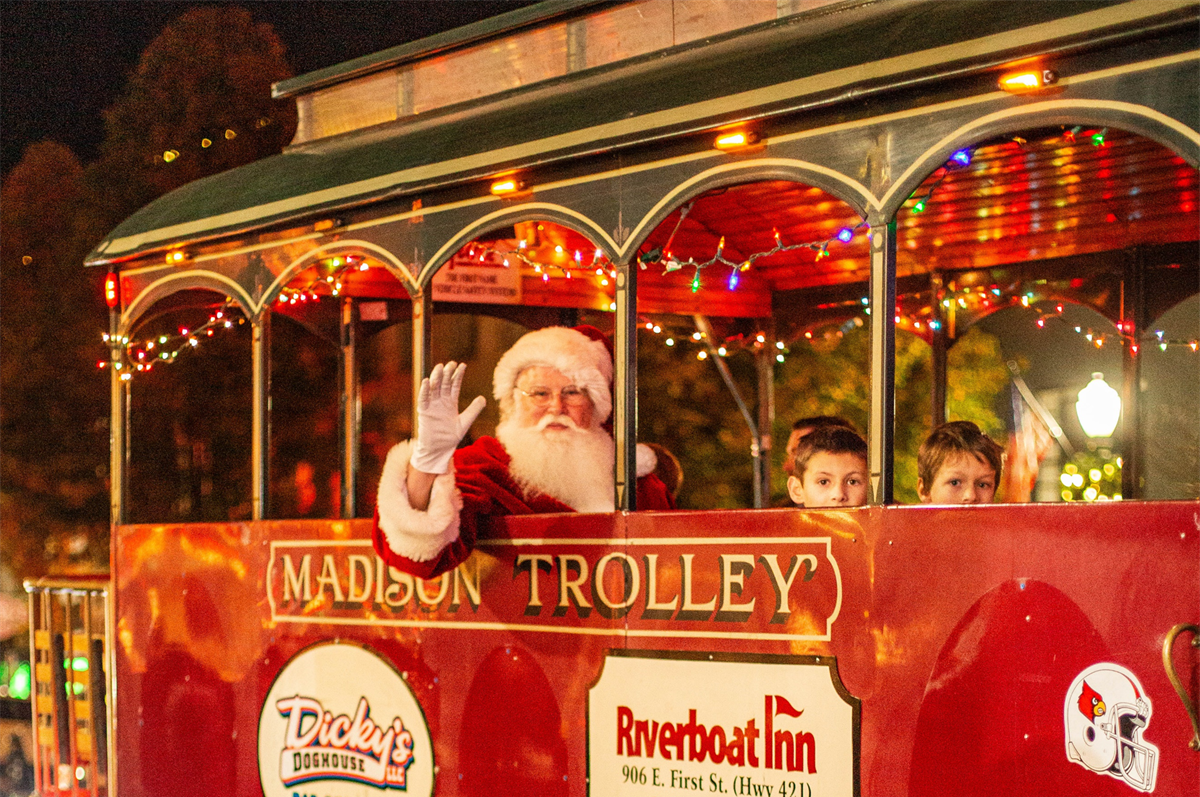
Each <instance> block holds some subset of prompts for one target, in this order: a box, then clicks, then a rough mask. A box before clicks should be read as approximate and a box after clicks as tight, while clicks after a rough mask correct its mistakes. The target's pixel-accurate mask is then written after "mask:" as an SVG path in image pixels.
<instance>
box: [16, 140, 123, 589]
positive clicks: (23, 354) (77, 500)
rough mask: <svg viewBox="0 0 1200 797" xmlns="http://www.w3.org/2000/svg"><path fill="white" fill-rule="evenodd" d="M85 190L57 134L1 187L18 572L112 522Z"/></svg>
mask: <svg viewBox="0 0 1200 797" xmlns="http://www.w3.org/2000/svg"><path fill="white" fill-rule="evenodd" d="M84 194H85V192H84V186H83V169H82V167H81V166H80V164H79V162H78V161H77V160H76V158H75V156H74V155H73V154H72V153H71V151H70V150H69V149H67V148H66V147H64V146H62V145H60V144H56V143H53V142H40V143H37V144H34V145H32V146H30V147H29V148H28V149H27V150H26V151H25V154H24V157H23V158H22V159H21V161H20V163H18V164H17V165H16V166H15V167H14V168H13V170H12V171H11V172H10V173H9V175H8V176H7V177H6V178H5V179H4V181H3V184H2V185H0V295H2V296H3V297H4V312H3V314H2V316H0V350H2V351H3V352H4V356H3V358H2V359H0V395H2V396H3V401H2V402H0V434H2V435H3V440H4V446H3V449H2V451H0V479H2V485H3V486H2V491H0V501H2V505H0V552H2V554H3V557H2V558H3V560H4V561H5V562H6V563H8V564H9V565H10V566H11V567H12V568H13V570H14V571H16V572H17V573H20V574H22V575H40V574H41V573H42V572H44V568H45V566H46V562H47V560H48V559H53V558H56V557H57V556H58V555H59V554H60V553H64V554H65V552H66V551H67V549H68V548H69V547H74V548H79V547H81V546H85V545H86V542H87V541H88V540H89V539H90V540H91V541H92V542H96V543H101V544H99V545H97V546H93V549H94V550H96V551H98V552H100V551H103V550H104V545H103V541H104V540H105V539H106V538H107V532H108V525H107V523H106V517H107V512H108V500H107V497H108V496H107V493H108V491H107V487H106V485H105V483H104V477H105V475H106V472H107V464H108V428H107V424H108V380H107V378H106V376H105V374H103V373H102V372H98V371H97V369H96V358H97V355H98V354H100V352H99V351H98V346H97V343H98V335H99V332H100V330H103V329H104V328H105V326H106V323H105V315H106V313H105V309H104V305H103V303H101V302H99V301H97V297H98V296H100V295H101V285H100V280H102V279H103V274H96V275H88V274H81V273H80V272H81V269H80V267H79V262H80V260H81V259H82V257H83V252H84V251H86V247H87V246H88V241H87V234H86V230H83V229H81V227H80V224H79V223H77V218H78V216H79V211H80V209H81V207H82V205H83V202H84ZM97 556H99V554H97Z"/></svg>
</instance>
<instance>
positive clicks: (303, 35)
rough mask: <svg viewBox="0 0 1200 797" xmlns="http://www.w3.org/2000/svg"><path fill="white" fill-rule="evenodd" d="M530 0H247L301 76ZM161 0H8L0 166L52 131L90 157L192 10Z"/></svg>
mask: <svg viewBox="0 0 1200 797" xmlns="http://www.w3.org/2000/svg"><path fill="white" fill-rule="evenodd" d="M531 2H532V0H513V1H512V2H500V1H497V2H474V1H473V0H391V2H388V1H387V0H376V1H375V2H349V1H347V2H341V1H335V0H309V1H308V2H241V3H231V4H230V5H238V6H241V7H243V8H247V9H249V10H250V12H251V13H252V14H253V15H254V18H255V20H256V21H259V22H267V23H270V24H271V25H272V27H274V28H275V32H276V33H277V34H278V35H279V37H280V39H282V40H283V43H284V45H285V47H286V48H287V51H286V57H287V60H288V63H289V64H291V67H292V70H293V72H294V73H295V74H297V75H302V74H304V73H306V72H312V71H314V70H316V69H322V68H324V67H328V66H332V65H334V64H338V63H341V62H343V61H348V60H350V59H352V58H358V57H359V56H363V55H368V54H370V53H374V52H378V51H380V50H386V49H387V48H389V47H395V46H396V45H399V44H404V43H406V42H410V41H415V40H416V39H421V38H424V37H426V36H431V35H433V34H435V33H440V32H442V31H445V30H450V29H451V28H455V27H458V26H460V25H467V24H469V23H471V22H475V21H478V20H480V19H485V18H487V17H490V16H495V15H496V14H501V13H504V12H505V11H511V10H513V9H515V8H520V7H521V6H525V5H530V3H531ZM194 5H203V4H201V3H189V2H175V1H174V0H158V1H157V2H132V1H131V0H109V1H108V2H103V1H99V0H91V1H90V2H59V1H58V0H0V149H2V156H3V159H2V163H0V171H2V173H4V174H7V173H8V170H9V169H10V168H12V167H13V166H14V165H16V163H17V162H18V161H19V160H20V158H21V153H22V151H23V150H24V149H25V147H26V146H27V145H29V144H31V143H33V142H35V141H39V140H41V139H45V138H50V139H54V140H55V141H59V142H61V143H63V144H66V145H67V146H69V147H70V148H71V149H72V150H74V152H75V154H76V155H77V156H79V158H80V159H81V160H83V161H85V162H86V161H88V160H91V159H92V158H94V157H95V156H96V153H97V150H98V148H99V145H100V141H101V138H102V137H103V134H104V122H103V118H102V116H101V111H103V109H104V108H106V107H107V106H108V105H110V104H111V103H112V102H113V101H114V100H115V99H116V97H117V96H118V94H119V93H120V92H121V90H122V88H123V86H124V84H125V80H126V78H127V76H128V75H129V74H130V73H131V71H132V70H133V69H134V67H135V66H136V65H137V60H138V57H139V56H140V55H141V53H142V50H144V49H145V48H146V46H147V45H148V44H150V42H151V41H153V40H154V38H155V37H156V36H157V35H158V34H159V33H160V32H161V31H162V29H163V27H164V26H165V25H166V24H167V23H169V22H171V21H172V20H174V19H176V18H178V17H179V16H180V15H182V14H183V12H184V11H186V10H187V9H188V8H190V7H192V6H194Z"/></svg>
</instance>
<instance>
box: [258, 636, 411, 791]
mask: <svg viewBox="0 0 1200 797" xmlns="http://www.w3.org/2000/svg"><path fill="white" fill-rule="evenodd" d="M258 729H259V730H258V768H259V778H260V780H261V783H262V788H263V794H264V797H294V795H295V794H297V793H300V792H304V793H308V792H310V791H314V792H319V793H320V794H322V795H330V797H362V796H363V795H368V794H380V795H384V794H396V793H399V794H415V795H430V794H432V793H433V781H434V767H433V744H432V742H431V740H430V735H429V728H428V726H427V725H426V724H425V717H424V715H423V713H422V711H421V708H420V706H419V705H418V704H417V701H416V698H415V697H414V696H413V694H412V691H411V690H410V689H409V687H408V684H406V683H405V681H404V679H403V677H402V676H401V675H400V673H398V672H396V670H395V669H394V668H393V667H392V666H391V665H390V664H388V663H387V662H386V661H384V660H383V659H381V658H380V657H379V656H377V655H376V654H375V653H373V652H372V651H370V650H368V649H367V648H365V647H360V646H358V645H354V644H341V643H336V642H335V643H323V644H318V645H315V646H313V647H310V648H307V649H305V650H303V651H301V652H300V653H299V654H298V655H296V656H295V657H294V658H293V659H292V660H291V661H289V662H288V663H287V665H286V666H284V668H283V669H282V670H281V671H280V673H279V677H278V678H276V680H275V683H274V684H273V685H272V687H271V690H270V692H269V693H268V694H267V699H266V700H265V701H264V703H263V706H262V713H261V714H260V716H259V722H258Z"/></svg>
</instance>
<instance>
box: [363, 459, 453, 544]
mask: <svg viewBox="0 0 1200 797" xmlns="http://www.w3.org/2000/svg"><path fill="white" fill-rule="evenodd" d="M411 457H412V441H411V440H406V441H404V442H403V443H397V444H396V445H394V446H392V450H391V451H389V452H388V456H387V461H386V462H385V463H384V465H383V475H382V476H381V477H380V479H379V495H378V498H377V499H376V504H375V506H376V510H377V511H378V513H379V529H380V530H381V531H382V532H383V537H384V539H385V540H386V541H387V546H388V548H390V549H391V550H392V552H393V553H396V554H399V555H400V556H403V557H406V558H408V559H411V560H413V561H414V562H428V561H429V560H430V559H433V558H434V557H436V556H437V555H438V553H440V552H441V550H442V549H443V548H445V547H446V546H447V545H449V544H450V543H452V542H454V541H455V540H456V539H458V527H459V513H460V512H461V511H462V495H461V494H460V493H459V492H458V488H457V487H455V486H454V463H453V461H452V462H451V463H450V470H449V472H447V473H443V474H441V475H440V476H438V477H437V478H436V479H435V480H434V482H433V492H432V493H431V494H430V496H429V508H428V509H427V510H425V511H423V512H422V511H420V510H418V509H413V507H412V504H411V503H410V502H409V500H408V462H409V459H411Z"/></svg>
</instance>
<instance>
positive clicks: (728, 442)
mask: <svg viewBox="0 0 1200 797" xmlns="http://www.w3.org/2000/svg"><path fill="white" fill-rule="evenodd" d="M638 343H639V345H638V437H639V438H640V439H642V440H646V441H648V442H654V443H659V444H661V445H663V446H665V447H666V448H667V449H668V450H669V451H671V452H672V453H673V454H675V455H676V457H678V458H679V461H680V464H681V465H682V467H683V485H682V487H681V489H680V492H679V505H680V506H681V507H686V508H688V509H725V508H737V507H746V506H751V505H752V503H753V500H752V492H751V489H752V479H753V473H752V471H751V457H750V431H749V429H748V428H747V426H746V421H745V420H744V419H743V417H742V415H741V413H740V412H738V409H737V405H736V403H735V402H734V400H733V397H732V396H731V395H730V393H729V390H728V389H727V388H726V387H725V383H724V382H722V381H721V377H720V376H719V375H718V373H717V369H716V368H715V367H714V365H713V363H712V362H709V361H702V360H698V359H697V358H696V351H695V350H694V349H691V348H688V347H684V346H676V347H668V346H664V345H663V343H662V338H661V337H657V336H654V335H650V334H648V333H646V332H644V331H643V332H642V333H641V336H640V340H639V341H638ZM726 362H727V364H728V365H729V367H730V370H731V371H732V372H733V374H734V377H735V379H736V380H737V383H738V384H739V386H740V390H741V391H742V395H743V396H744V397H746V401H747V403H748V404H750V405H751V406H753V404H754V403H755V401H756V399H755V390H754V385H755V384H756V377H755V372H754V363H753V361H752V360H751V359H750V358H749V357H730V358H728V359H727V360H726Z"/></svg>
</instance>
